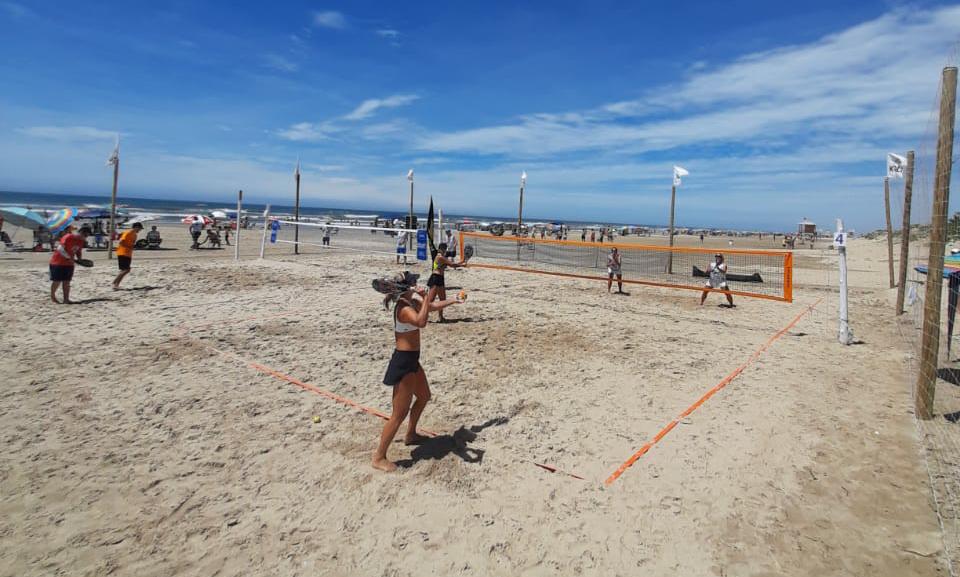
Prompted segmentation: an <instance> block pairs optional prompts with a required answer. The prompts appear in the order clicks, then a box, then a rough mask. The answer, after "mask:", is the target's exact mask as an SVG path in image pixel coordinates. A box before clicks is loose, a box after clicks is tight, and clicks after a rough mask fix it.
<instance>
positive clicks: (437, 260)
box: [427, 242, 463, 323]
mask: <svg viewBox="0 0 960 577" xmlns="http://www.w3.org/2000/svg"><path fill="white" fill-rule="evenodd" d="M461 266H463V265H462V264H460V263H456V262H453V259H452V258H450V257H448V256H447V243H445V242H441V243H440V244H438V245H437V254H435V255H434V256H433V272H432V274H431V275H430V278H429V279H428V280H427V287H428V288H434V287H436V288H437V291H436V296H434V297H433V298H437V297H439V298H440V300H441V301H444V300H446V299H447V287H446V283H445V282H444V280H443V272H444V271H445V270H446V269H447V267H450V268H460V267H461ZM433 298H431V299H429V300H427V302H433ZM437 310H439V311H440V322H441V323H442V322H444V321H445V320H446V319H444V318H443V308H440V309H437Z"/></svg>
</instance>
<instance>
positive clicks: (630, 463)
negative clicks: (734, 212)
mask: <svg viewBox="0 0 960 577" xmlns="http://www.w3.org/2000/svg"><path fill="white" fill-rule="evenodd" d="M821 302H823V299H822V298H821V299H820V300H818V301H817V302H815V303H813V304H812V305H810V306H809V307H807V308H806V309H805V310H803V311H801V312H800V314H798V315H797V316H796V317H794V319H793V320H792V321H790V323H788V324H787V326H785V327H783V328H782V329H780V330H779V331H777V333H776V334H774V335H773V336H772V337H770V338H769V339H767V342H765V343H763V345H761V346H760V348H759V349H757V350H756V351H754V353H753V354H752V355H750V357H749V358H748V359H747V360H746V362H745V363H743V364H742V365H740V366H739V367H737V368H735V369H734V370H733V372H731V373H730V374H729V375H727V376H726V377H724V379H723V380H722V381H720V382H719V383H717V384H716V385H715V386H714V387H713V388H712V389H710V390H709V391H707V392H706V393H704V395H703V396H702V397H700V398H699V399H697V402H695V403H693V404H692V405H690V406H689V407H687V409H686V410H685V411H683V412H682V413H680V414H679V415H678V416H677V417H676V418H675V419H673V420H672V421H670V422H669V423H667V426H665V427H664V428H663V429H661V430H660V432H659V433H657V434H656V436H655V437H653V439H651V440H650V441H648V442H647V443H646V444H645V445H644V446H642V447H640V450H638V451H637V452H636V453H634V454H633V455H631V456H630V458H629V459H627V460H626V461H624V463H623V464H622V465H620V467H619V468H618V469H617V470H616V471H614V472H613V474H611V475H610V476H609V477H608V478H607V480H606V481H604V482H603V484H604V485H607V486H609V485H612V484H613V482H614V481H616V480H617V479H618V478H620V475H623V474H624V472H626V470H627V469H629V468H630V467H632V466H633V464H634V463H636V462H637V461H638V460H639V459H640V457H642V456H644V455H645V454H646V453H647V451H649V450H650V449H652V448H653V446H654V445H656V444H657V443H659V442H660V440H661V439H663V438H664V437H666V436H667V433H669V432H670V431H672V430H673V428H674V427H676V426H677V424H679V423H680V421H681V420H682V419H684V418H686V417H687V416H688V415H689V414H690V413H692V412H694V411H695V410H697V409H698V408H699V407H700V405H702V404H703V403H705V402H706V401H707V399H709V398H710V397H712V396H713V395H714V394H716V393H717V391H719V390H720V389H722V388H724V387H725V386H727V385H728V384H730V382H731V381H733V380H734V379H735V378H737V377H738V376H740V374H741V373H743V371H744V370H745V369H746V368H747V367H748V366H750V365H751V364H753V362H754V361H756V360H757V359H758V358H760V355H761V354H763V352H764V351H766V350H767V349H768V348H770V345H772V344H773V343H774V342H776V341H777V340H778V339H779V338H780V337H782V336H783V335H784V334H785V333H786V332H787V331H789V330H790V329H792V328H793V327H794V326H795V325H796V324H797V323H798V322H800V319H801V318H803V316H804V315H805V314H807V313H809V312H810V311H812V310H813V309H814V308H815V307H816V306H817V305H819V304H820V303H821Z"/></svg>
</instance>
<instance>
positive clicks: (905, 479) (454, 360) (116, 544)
mask: <svg viewBox="0 0 960 577" xmlns="http://www.w3.org/2000/svg"><path fill="white" fill-rule="evenodd" d="M165 257H166V255H165ZM103 264H105V261H104V263H103ZM138 264H139V265H140V266H139V267H137V268H135V269H134V274H133V275H132V276H131V278H130V279H129V280H130V281H132V282H131V283H130V288H131V289H134V288H138V287H143V286H149V287H155V288H152V289H151V290H128V291H119V292H117V293H110V294H107V293H106V292H105V291H100V290H99V289H98V288H97V287H98V286H99V285H104V284H105V283H107V284H108V280H109V279H108V277H109V273H110V272H112V271H109V269H108V268H107V267H105V266H103V267H102V268H101V263H99V262H98V265H97V267H95V268H94V269H92V270H91V271H84V272H88V273H89V274H82V273H80V274H78V282H77V285H76V287H77V288H76V289H75V290H76V294H77V296H78V298H84V297H90V298H99V297H101V296H103V298H104V299H105V300H99V301H94V302H91V303H89V304H87V305H84V306H79V307H73V308H70V309H69V313H70V314H69V317H64V316H63V315H64V312H63V311H64V309H63V308H62V307H53V306H42V305H40V306H37V304H38V303H39V302H40V301H41V298H40V297H42V296H43V294H44V293H43V289H44V288H45V278H44V275H43V274H42V273H41V272H38V270H39V269H38V267H32V268H31V267H29V266H23V265H21V266H11V267H8V268H7V269H5V273H6V274H5V275H4V276H3V281H2V282H3V290H4V292H5V293H6V294H8V295H10V297H11V299H12V300H11V302H14V303H17V302H22V303H33V304H30V305H29V306H28V305H27V304H15V305H13V306H9V307H5V308H4V311H3V320H4V326H5V327H6V331H5V333H4V334H5V336H4V337H3V344H4V346H6V347H7V349H8V350H10V351H11V355H9V356H7V357H6V358H5V360H4V361H3V362H4V374H8V375H11V376H12V379H10V381H9V383H10V384H8V385H7V388H6V390H5V391H4V396H3V399H2V403H0V416H2V420H0V422H2V423H3V424H2V432H3V437H4V439H5V440H6V441H7V443H8V447H9V450H8V451H7V452H6V453H5V455H4V456H3V461H4V462H3V464H4V467H3V470H4V471H5V473H4V474H3V476H2V477H0V483H2V487H3V492H4V494H6V495H17V496H18V498H16V499H5V500H4V501H3V507H2V509H3V510H2V513H3V515H2V518H3V519H4V521H0V523H2V525H0V535H4V538H3V539H2V541H0V555H2V557H3V558H4V559H9V560H10V563H8V564H7V566H9V567H10V568H11V574H18V575H27V574H44V573H49V572H51V571H54V570H56V569H57V568H67V567H69V568H72V569H73V570H74V572H76V573H78V574H102V573H106V572H109V571H113V572H119V573H120V574H139V575H170V574H196V573H215V572H220V573H221V574H227V575H230V574H249V573H251V572H253V573H264V574H290V575H296V574H303V575H307V574H312V575H316V574H324V575H327V574H329V575H340V574H345V573H354V574H395V575H421V574H436V575H441V574H444V575H445V574H467V575H469V574H476V575H487V574H497V573H504V572H507V573H511V574H518V575H545V574H556V573H557V572H559V573H561V574H600V573H602V574H607V575H633V574H636V572H637V571H638V570H639V571H652V572H654V573H657V572H663V571H689V572H693V573H696V574H713V575H734V574H762V573H763V572H776V573H781V574H796V575H805V574H810V573H811V572H819V573H820V574H841V573H844V572H847V573H851V572H852V573H854V574H866V573H867V571H868V570H869V572H870V573H871V574H880V575H883V574H888V575H931V574H936V567H937V562H936V558H935V553H936V551H938V550H939V549H938V548H937V545H936V544H937V540H938V539H939V533H938V532H937V531H936V524H935V521H934V520H933V517H932V514H931V512H930V510H929V505H928V503H927V497H926V496H925V495H924V493H923V489H922V488H923V487H924V485H923V476H922V465H921V464H920V460H919V455H917V453H916V451H917V448H916V441H915V438H914V436H913V435H914V434H915V433H914V430H913V425H912V420H911V419H912V417H911V416H910V415H909V414H907V413H906V411H905V410H904V407H906V406H909V394H908V392H906V391H899V390H898V388H899V386H900V382H901V379H900V375H899V374H895V373H896V372H897V371H898V370H902V368H901V367H900V365H899V364H898V361H897V359H896V358H888V356H883V355H878V353H877V351H878V350H888V349H889V343H890V342H895V341H894V340H893V339H895V338H896V337H895V336H894V335H887V334H885V333H884V332H883V330H882V329H870V332H869V334H868V335H866V336H865V337H864V339H865V341H866V344H864V345H861V346H857V347H852V348H850V349H849V354H848V355H844V356H838V355H837V353H836V349H835V346H836V345H835V336H834V332H835V330H836V325H835V313H834V312H833V311H834V310H835V308H836V298H835V295H830V294H826V295H824V294H823V291H812V292H803V291H800V292H798V294H797V298H796V299H795V302H793V303H790V304H787V303H776V302H770V301H763V300H757V299H737V301H736V302H737V305H738V306H737V308H736V309H727V308H725V307H721V306H719V305H720V304H721V303H722V302H724V301H723V299H722V297H721V295H711V296H710V297H709V298H708V300H707V304H706V305H704V306H703V307H700V306H698V304H697V302H698V295H696V294H695V293H692V292H689V291H670V290H667V289H658V288H648V287H629V288H628V289H627V290H628V291H629V292H630V293H631V294H630V295H629V296H617V295H609V294H607V293H606V291H605V286H604V283H600V282H592V281H583V280H568V279H562V280H560V279H556V278H551V277H543V276H540V275H531V274H522V273H515V272H507V271H491V270H470V269H467V270H462V271H452V272H451V273H449V275H448V284H449V285H451V287H452V286H462V287H464V288H465V289H467V290H468V292H469V293H470V295H469V300H468V302H467V304H465V305H463V306H458V307H455V308H453V309H451V310H450V314H449V315H448V317H449V318H450V319H451V320H452V321H453V322H450V323H446V324H442V325H441V324H435V323H431V324H429V325H428V326H427V328H426V329H425V331H424V334H423V358H422V363H423V365H424V367H425V369H426V371H427V375H428V378H429V380H430V385H431V388H432V391H433V400H432V401H431V403H430V404H429V405H428V407H427V410H426V412H425V413H424V416H423V419H422V426H423V427H424V428H425V429H428V430H430V431H433V432H435V433H437V437H436V438H435V439H432V440H430V441H428V442H427V443H426V444H424V445H423V446H421V447H404V446H403V445H402V443H394V444H393V446H392V447H391V449H390V452H389V456H390V458H392V459H394V460H397V461H399V462H400V464H401V468H400V470H399V471H398V472H397V473H395V474H383V473H380V472H378V471H375V470H373V469H372V468H371V467H370V464H369V461H370V456H371V453H372V450H373V448H374V444H375V442H376V439H377V437H378V435H379V432H380V429H381V428H382V424H383V421H382V420H381V419H380V418H379V417H377V416H376V415H375V414H371V413H370V412H366V411H365V410H363V409H361V408H358V407H357V406H355V405H350V404H349V403H355V404H356V405H360V406H362V407H365V408H369V409H370V410H372V411H384V412H386V411H389V392H390V390H389V388H388V387H385V386H383V385H382V384H380V381H381V379H382V377H383V371H384V369H385V367H386V363H387V360H388V359H389V355H390V353H391V350H392V335H391V324H390V313H389V312H388V311H385V310H384V309H383V307H382V306H381V304H380V297H379V295H378V294H377V293H375V292H374V291H373V290H372V289H370V288H369V281H370V279H372V278H374V277H376V276H379V275H382V274H384V273H385V272H389V271H391V270H401V269H402V266H396V265H394V264H393V262H392V259H389V260H388V259H384V258H383V257H371V256H362V255H344V254H342V253H339V254H337V253H332V252H330V253H317V254H308V255H301V257H299V258H298V259H296V260H294V259H293V258H292V257H291V256H283V255H280V254H274V255H271V258H270V259H267V260H265V261H262V262H257V261H253V262H247V261H244V262H241V263H240V264H239V265H238V264H234V263H233V262H230V261H222V260H210V259H206V260H203V261H199V262H198V261H194V260H190V261H182V260H177V259H169V258H164V259H162V260H156V261H150V260H148V259H144V260H143V261H141V262H140V263H138ZM101 277H102V278H101ZM101 293H102V295H101ZM38 295H39V296H38ZM824 296H826V298H825V299H823V300H822V301H821V298H822V297H824ZM814 303H819V304H817V305H816V307H815V308H813V309H812V311H810V312H809V313H807V314H805V315H803V316H802V317H801V318H800V320H799V321H798V322H797V323H796V325H794V326H793V327H791V328H789V329H788V330H786V331H785V332H784V333H783V335H782V336H781V337H780V338H779V339H778V340H777V341H776V342H774V343H772V344H771V345H770V346H769V348H767V349H766V350H765V351H764V352H763V353H762V355H760V356H759V357H758V358H756V359H755V361H754V362H753V363H752V364H750V365H749V366H748V367H746V368H745V369H744V370H743V372H742V373H741V374H739V375H738V376H737V377H736V378H735V379H733V380H732V381H731V382H730V383H729V384H728V385H727V386H726V387H724V388H722V389H721V390H719V391H718V392H717V393H716V394H715V395H714V396H713V397H711V398H710V399H709V400H707V401H706V402H704V403H703V404H702V405H701V406H699V407H698V408H697V409H696V411H694V412H692V413H691V414H689V415H687V416H686V417H684V418H682V419H680V420H679V421H678V422H677V424H676V425H675V426H674V427H673V429H672V430H670V432H669V434H667V435H666V436H665V437H663V438H662V439H661V440H660V442H659V443H658V444H657V445H656V446H654V447H653V448H652V449H650V450H649V452H647V453H646V454H645V455H643V456H642V457H641V458H640V459H639V460H638V461H637V462H636V463H635V464H634V465H633V466H632V467H630V468H629V469H628V470H626V471H625V472H624V473H623V475H622V476H621V477H620V478H619V479H617V480H616V482H615V483H613V484H612V485H609V486H605V485H604V483H603V482H604V480H606V479H607V478H608V477H609V476H610V475H611V473H613V472H614V471H615V470H616V469H617V468H618V467H620V466H621V465H622V464H623V463H624V461H625V460H626V459H628V458H629V457H630V456H631V455H633V454H634V453H635V452H636V451H637V450H638V449H640V448H641V447H642V446H643V445H644V444H645V443H647V442H648V441H650V440H651V439H653V438H654V437H655V436H656V435H657V434H658V432H660V431H661V430H663V428H664V427H665V426H666V425H668V424H669V423H670V422H671V421H672V420H674V419H675V418H676V417H677V416H678V415H680V414H681V412H683V411H684V410H685V409H686V408H687V407H689V406H690V405H691V404H692V403H694V402H695V401H697V399H699V398H701V396H702V395H703V394H704V393H706V392H707V391H708V390H710V389H711V388H713V387H715V386H716V385H717V384H718V383H721V382H722V381H723V380H724V378H725V377H728V375H730V373H731V371H734V370H735V369H737V368H738V367H740V366H741V365H743V364H744V363H745V362H746V361H747V360H748V359H750V357H751V356H752V355H754V353H755V352H756V351H757V350H758V348H760V347H762V346H763V345H764V344H765V343H767V342H768V341H769V340H770V339H771V337H772V336H773V335H775V334H776V333H778V332H779V331H780V330H781V329H783V328H784V327H785V326H787V325H788V324H789V323H790V322H791V321H792V320H793V319H794V318H796V317H797V316H798V315H799V314H800V313H802V312H803V311H804V310H807V309H809V308H810V306H811V305H813V304H814ZM853 310H854V315H855V319H854V321H855V322H857V321H859V322H858V324H856V325H855V326H867V325H870V322H869V319H870V318H871V317H870V315H872V314H874V313H873V312H872V311H871V310H870V308H869V307H866V306H864V307H860V308H854V309H853ZM864 332H867V331H866V329H864ZM14 334H16V335H18V336H17V338H12V335H14ZM858 335H859V333H858ZM882 339H888V340H887V341H884V340H882ZM64 350H68V351H70V353H69V354H68V355H63V354H61V352H62V351H64ZM864 366H869V367H871V371H869V372H864V371H859V372H858V370H857V368H858V367H864ZM40 374H42V375H43V377H42V378H38V377H37V375H40ZM890 375H893V376H892V377H891V376H890ZM868 383H869V384H870V386H871V387H873V390H875V391H877V392H880V391H883V394H876V395H864V394H863V389H864V387H866V386H867V385H868ZM318 391H320V392H318ZM344 401H348V403H345V402H344ZM314 417H319V422H314ZM890 455H896V457H895V458H891V457H890ZM538 464H539V465H546V466H548V467H551V468H556V469H557V470H558V471H559V472H557V473H552V472H549V471H548V470H545V469H544V468H542V467H539V466H537V465H538ZM569 474H573V475H576V476H577V477H580V478H575V477H572V476H570V475H569ZM903 486H914V487H916V491H915V492H914V493H913V494H912V495H913V496H912V497H907V496H905V495H904V494H903V493H902V492H901V491H900V490H898V489H897V488H896V487H903ZM880 519H884V520H885V521H884V522H882V523H881V522H879V520H880ZM851 532H853V533H855V534H856V535H857V537H858V538H857V539H840V538H839V537H838V536H839V535H846V534H850V533H851ZM908 550H909V551H913V552H914V553H910V552H907V551H908ZM916 552H919V553H920V554H919V555H918V554H916ZM928 555H930V556H928Z"/></svg>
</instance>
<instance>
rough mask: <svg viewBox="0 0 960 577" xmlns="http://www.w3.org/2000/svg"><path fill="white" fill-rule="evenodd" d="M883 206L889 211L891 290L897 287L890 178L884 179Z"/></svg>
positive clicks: (888, 248) (888, 263) (888, 257)
mask: <svg viewBox="0 0 960 577" xmlns="http://www.w3.org/2000/svg"><path fill="white" fill-rule="evenodd" d="M883 206H884V208H886V211H887V268H888V269H889V270H890V288H893V287H895V286H896V284H895V281H894V279H893V225H892V224H890V177H889V176H884V177H883Z"/></svg>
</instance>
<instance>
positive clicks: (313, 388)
mask: <svg viewBox="0 0 960 577" xmlns="http://www.w3.org/2000/svg"><path fill="white" fill-rule="evenodd" d="M300 312H303V309H298V310H295V311H288V312H286V313H279V314H276V315H269V316H267V317H264V318H275V317H280V316H284V315H287V314H297V313H300ZM257 318H258V317H251V318H247V319H239V320H236V321H233V322H234V323H239V322H243V321H249V320H257ZM184 328H185V327H183V326H181V327H178V328H177V329H175V332H177V331H182V330H183V329H184ZM180 336H182V337H184V338H188V339H190V340H192V341H194V342H196V343H199V344H201V345H203V346H205V347H207V348H209V349H210V350H212V351H214V352H216V353H217V354H219V355H222V356H224V357H231V358H233V359H234V360H237V361H239V362H241V363H245V364H246V365H247V367H249V368H251V369H253V370H255V371H257V372H260V373H263V374H266V375H269V376H271V377H273V378H275V379H279V380H281V381H286V382H288V383H290V384H293V385H296V386H298V387H300V388H301V389H304V390H306V391H310V392H311V393H316V394H318V395H320V396H322V397H326V398H328V399H330V400H332V401H335V402H337V403H341V404H344V405H347V406H348V407H352V408H354V409H357V410H359V411H361V412H364V413H367V414H368V415H373V416H375V417H380V418H381V419H383V420H388V419H389V418H390V415H387V414H386V413H384V412H383V411H380V410H379V409H374V408H372V407H367V406H366V405H361V404H360V403H358V402H356V401H353V400H350V399H348V398H346V397H341V396H340V395H337V394H335V393H331V392H330V391H327V390H324V389H321V388H320V387H318V386H316V385H311V384H310V383H305V382H303V381H301V380H300V379H298V378H296V377H293V376H290V375H288V374H285V373H282V372H280V371H277V370H275V369H272V368H270V367H268V366H266V365H263V364H260V363H258V362H256V361H251V360H249V359H245V358H243V357H241V356H240V355H238V354H236V353H231V352H229V351H224V350H221V349H218V348H217V347H215V346H213V345H211V344H209V343H205V342H203V341H202V340H200V339H195V338H193V337H191V336H189V335H187V334H185V333H181V335H180ZM418 429H419V430H420V431H422V432H424V433H426V434H427V435H428V436H430V437H437V436H439V435H440V433H437V432H435V431H431V430H429V429H425V428H423V427H418ZM529 462H530V463H532V464H534V465H536V466H537V467H540V468H541V469H544V470H546V471H550V472H551V473H560V474H562V475H566V476H568V477H573V478H574V479H579V480H581V481H584V480H586V479H584V478H583V477H581V476H579V475H575V474H573V473H568V472H566V471H564V470H562V469H559V468H557V467H554V466H552V465H547V464H545V463H538V462H536V461H529Z"/></svg>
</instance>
